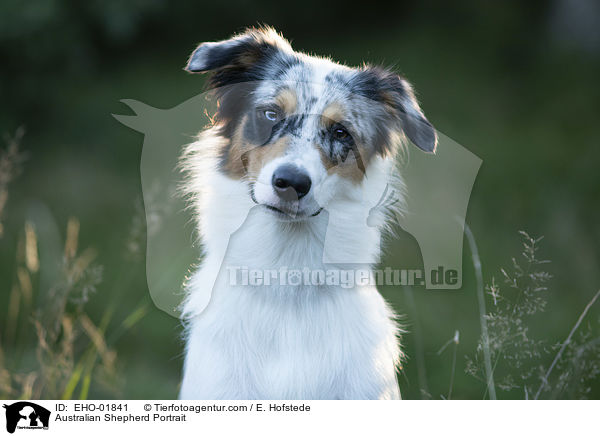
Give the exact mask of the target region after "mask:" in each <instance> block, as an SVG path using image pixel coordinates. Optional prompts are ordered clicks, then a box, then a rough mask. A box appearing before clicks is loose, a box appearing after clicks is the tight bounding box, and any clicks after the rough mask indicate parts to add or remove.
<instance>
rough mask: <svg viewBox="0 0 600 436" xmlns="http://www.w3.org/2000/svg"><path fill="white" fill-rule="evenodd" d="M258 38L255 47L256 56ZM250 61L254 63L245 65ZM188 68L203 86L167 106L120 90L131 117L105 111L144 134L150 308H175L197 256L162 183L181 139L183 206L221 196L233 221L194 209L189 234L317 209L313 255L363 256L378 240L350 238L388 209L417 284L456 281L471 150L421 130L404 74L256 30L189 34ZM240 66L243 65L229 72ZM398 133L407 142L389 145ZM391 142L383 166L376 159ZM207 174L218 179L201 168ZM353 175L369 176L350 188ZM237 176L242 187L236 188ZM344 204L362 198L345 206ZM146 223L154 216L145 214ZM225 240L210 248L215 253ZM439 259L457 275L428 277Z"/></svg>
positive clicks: (169, 188)
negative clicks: (413, 249)
mask: <svg viewBox="0 0 600 436" xmlns="http://www.w3.org/2000/svg"><path fill="white" fill-rule="evenodd" d="M257 41H258V42H260V44H258V45H257ZM261 50H267V51H268V53H267V54H268V56H265V57H264V58H263V57H261V56H262V54H263V53H262V51H261ZM259 60H260V62H263V63H261V64H260V68H259V67H258V66H257V67H256V68H255V69H253V68H254V66H256V65H255V63H256V62H258V61H259ZM310 62H316V64H315V65H312V64H310ZM187 70H188V71H190V72H194V73H208V74H209V83H210V87H211V90H210V91H209V92H208V93H205V94H200V95H198V96H196V97H194V98H191V99H189V100H187V101H186V102H184V103H182V104H180V105H178V106H176V107H173V108H171V109H167V110H160V109H155V108H152V107H150V106H147V105H144V104H143V103H140V102H136V101H131V100H125V101H123V102H124V103H126V104H127V105H128V106H129V107H130V108H131V109H132V110H133V111H134V112H135V115H115V118H116V119H117V120H119V121H120V122H122V123H123V124H125V125H126V126H128V127H131V128H133V129H135V130H137V131H140V132H142V133H144V135H145V139H144V147H143V150H142V161H141V178H142V188H143V193H144V203H145V207H146V218H147V221H148V233H147V237H148V240H147V256H146V271H147V275H148V277H147V278H148V286H149V289H150V293H151V295H152V298H153V300H154V302H155V304H156V305H157V306H158V307H159V308H161V309H163V310H165V311H167V312H168V313H171V314H173V315H175V314H176V312H175V310H174V308H175V307H178V304H179V302H180V301H179V300H177V299H176V298H174V296H180V295H181V292H180V285H181V283H182V281H183V278H184V277H185V276H186V275H189V274H187V273H188V272H189V271H188V268H189V265H193V264H196V263H197V258H198V254H197V253H194V250H190V243H189V242H190V240H191V237H190V234H189V233H187V234H186V233H185V232H183V231H182V229H188V230H189V229H190V226H186V224H187V222H186V221H189V217H188V218H187V219H185V218H182V217H183V215H182V214H181V210H184V209H185V208H186V205H185V204H184V203H182V202H181V197H177V195H175V192H176V191H177V187H178V186H182V180H180V179H181V178H182V175H181V172H180V171H178V170H179V169H180V168H181V163H180V162H181V161H180V157H181V152H182V150H184V149H185V150H186V151H185V156H184V166H185V170H186V171H187V174H188V180H186V181H185V189H186V191H187V193H188V194H189V197H190V198H191V203H192V205H191V206H192V207H191V208H190V207H188V210H192V211H193V212H197V213H198V215H200V213H201V212H202V211H203V210H206V208H207V207H208V208H210V207H211V205H210V200H211V196H212V198H213V199H214V198H215V197H216V198H217V200H218V201H220V202H221V203H227V205H230V206H228V207H227V208H226V207H224V206H222V204H221V205H218V207H223V209H224V210H225V209H226V210H227V211H231V210H235V211H239V214H238V215H239V217H237V218H236V219H237V221H236V222H235V223H234V224H235V225H233V224H231V223H229V222H228V221H227V220H226V219H224V218H223V217H221V218H218V217H219V215H218V214H215V215H213V217H215V216H216V217H217V218H216V222H215V219H213V221H211V222H206V221H205V222H202V220H200V222H199V233H201V234H202V233H203V231H204V230H203V226H212V227H211V229H213V230H214V229H215V228H217V227H218V230H219V232H220V233H221V234H223V233H228V235H233V233H235V232H236V230H238V229H239V228H240V226H242V225H244V223H248V222H249V221H247V220H246V217H247V216H248V214H249V211H250V210H251V209H252V210H253V211H256V212H257V213H259V214H262V213H263V212H265V213H272V214H273V216H272V219H291V220H292V221H294V220H303V219H307V218H313V219H314V221H315V222H320V220H322V218H323V216H324V215H325V216H327V219H328V222H327V221H326V222H325V225H326V226H328V227H327V236H326V237H325V241H324V243H325V249H324V251H323V263H325V264H327V263H334V264H335V263H338V264H342V263H359V264H362V263H373V262H374V261H375V262H376V257H377V254H376V252H378V251H379V250H378V249H372V250H371V252H366V251H365V250H363V249H362V248H363V246H362V245H361V244H359V241H358V239H359V238H358V237H359V236H361V235H362V234H364V235H369V234H375V233H377V232H378V228H381V227H384V226H386V225H387V223H388V222H389V220H390V218H392V220H391V221H392V222H393V223H395V224H397V225H398V226H400V227H401V228H402V229H403V230H404V231H406V232H408V233H409V234H411V235H412V236H413V237H414V238H415V240H416V241H417V243H418V245H419V248H420V251H421V255H422V258H423V266H424V273H425V274H424V277H425V286H426V287H427V288H428V289H457V288H460V287H461V286H462V281H461V277H462V273H461V272H462V247H463V226H464V219H465V215H466V211H467V206H468V201H469V197H470V193H471V188H472V186H473V183H474V181H475V177H476V175H477V172H478V170H479V167H480V165H481V160H480V159H479V158H478V157H477V156H475V155H474V154H472V153H470V152H469V151H468V150H466V149H465V148H463V147H462V146H460V145H459V144H457V143H456V142H454V141H452V140H451V139H450V138H448V137H446V136H444V135H442V134H440V133H439V132H436V131H435V130H434V129H433V127H432V126H431V124H430V123H429V122H428V121H427V120H426V119H425V117H424V115H423V113H422V112H421V110H420V108H419V106H418V104H417V101H416V99H415V97H414V94H413V92H412V88H411V87H410V85H409V84H408V82H406V81H405V80H404V79H401V78H399V76H397V75H393V74H392V73H390V72H387V71H382V70H379V69H372V68H356V69H355V68H348V67H345V66H340V65H337V64H334V63H330V62H329V63H328V61H325V60H323V59H319V60H316V61H314V60H309V57H307V56H304V55H298V54H297V53H296V52H294V51H293V50H292V49H291V46H289V44H288V43H287V42H286V41H285V40H283V39H282V38H281V37H279V36H278V35H276V34H274V33H269V32H267V33H265V34H264V35H263V34H261V33H260V32H259V33H257V34H254V33H250V34H249V35H241V36H239V37H236V38H234V39H232V40H228V41H222V42H218V43H206V44H202V45H201V46H200V47H199V48H198V49H197V50H196V51H195V52H194V53H193V54H192V57H191V59H190V62H189V63H188V66H187ZM247 70H248V71H251V72H256V74H254V73H252V74H250V73H248V74H246V75H242V77H238V76H237V75H236V74H237V73H239V72H240V71H247ZM255 70H256V71H255ZM314 71H319V72H320V73H319V75H314V74H313V72H314ZM258 73H260V74H263V73H264V74H266V75H267V76H265V77H262V76H260V75H259V74H258ZM271 73H272V74H271ZM215 115H216V117H215ZM206 126H209V129H207V130H204V131H203V132H202V133H200V135H199V136H197V134H198V131H201V130H203V128H204V127H206ZM404 138H407V139H408V140H410V142H412V143H413V144H414V145H415V146H416V147H397V146H398V145H399V143H401V142H403V139H404ZM194 139H197V140H196V141H195V142H194ZM190 143H191V145H188V144H190ZM392 143H393V146H392ZM436 144H437V148H436ZM398 149H400V150H402V151H401V153H400V156H401V157H400V158H399V159H397V161H398V162H399V161H401V165H400V169H399V170H396V168H391V167H394V165H387V164H390V162H392V161H394V159H390V156H393V155H395V154H396V152H397V151H398ZM434 151H435V153H433V152H434ZM382 161H385V164H386V165H387V166H385V165H383V164H381V162H382ZM215 169H216V170H217V171H215ZM388 170H390V171H396V172H397V173H398V174H397V176H398V177H395V176H392V177H391V178H392V179H398V180H401V182H400V183H399V186H397V185H394V186H388V179H389V178H390V177H387V176H386V175H385V174H384V172H385V171H388ZM212 173H219V177H215V178H213V179H210V177H208V178H207V177H206V175H207V174H208V175H210V174H212ZM365 181H366V182H368V184H369V186H370V187H371V188H369V189H363V188H364V186H365V185H366V183H365ZM234 185H235V189H234V190H229V191H227V189H228V187H232V186H234ZM241 185H244V189H238V188H239V187H240V186H241ZM352 202H355V203H354V206H356V202H359V203H361V206H366V207H354V208H353V205H352ZM165 205H167V206H165ZM214 205H215V203H214V202H213V203H212V206H214ZM255 206H259V207H255ZM358 209H360V211H359V212H356V210H358ZM212 210H213V211H214V207H213V209H212ZM321 212H324V213H321ZM278 214H279V215H278ZM350 217H351V219H352V220H354V222H358V221H360V223H362V227H361V228H360V231H354V233H353V238H354V239H356V241H354V242H355V243H354V244H353V247H354V249H353V250H341V249H338V247H339V244H336V242H335V241H336V238H333V239H332V241H333V242H332V243H330V241H329V237H330V236H336V235H335V234H334V233H332V231H333V232H340V231H342V230H343V227H341V226H340V225H342V226H343V224H344V223H347V222H348V220H349V218H350ZM182 220H183V221H182ZM157 221H160V223H161V225H160V226H154V223H156V222H157ZM332 223H333V226H332ZM336 223H337V224H340V225H337V224H336ZM265 228H266V227H264V226H263V227H261V228H260V229H259V228H257V229H256V231H261V232H262V231H264V230H265ZM340 229H342V230H340ZM213 230H211V232H213V233H214V231H213ZM204 242H206V241H203V243H204ZM226 246H227V244H226V243H219V244H213V247H212V249H213V250H215V249H216V250H222V251H223V252H224V247H226ZM209 248H211V247H209ZM328 248H330V249H329V250H328ZM357 256H358V257H357ZM184 257H185V258H186V259H185V260H184ZM179 260H181V262H180V263H179V264H178V261H179ZM439 266H443V268H444V269H447V270H450V269H452V270H456V271H457V272H458V274H457V280H456V281H454V282H453V283H447V282H446V283H435V282H433V281H432V280H431V277H432V274H430V273H431V272H433V271H434V270H436V269H437V268H438V267H439ZM177 268H178V269H179V271H178V272H177V271H174V269H177ZM214 269H215V270H217V268H214ZM175 273H177V274H175ZM175 276H177V277H179V280H177V279H176V278H175ZM210 280H212V279H210ZM210 280H209V281H210ZM205 287H208V285H206V286H205Z"/></svg>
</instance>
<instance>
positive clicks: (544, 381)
mask: <svg viewBox="0 0 600 436" xmlns="http://www.w3.org/2000/svg"><path fill="white" fill-rule="evenodd" d="M598 297H600V290H598V292H596V295H594V297H593V298H592V299H591V300H590V302H589V303H588V304H587V305H586V306H585V308H584V309H583V312H581V315H579V318H578V319H577V322H576V323H575V325H574V326H573V328H572V329H571V331H570V332H569V335H568V336H567V339H565V340H564V342H563V343H562V344H561V346H560V349H559V350H558V353H556V356H555V357H554V360H553V361H552V364H551V365H550V366H549V367H548V370H547V371H546V374H544V377H543V378H542V382H541V384H540V387H539V388H538V390H537V392H536V393H535V396H534V397H533V399H534V400H537V399H538V398H539V396H540V394H541V393H542V390H543V389H544V387H545V386H547V385H548V380H549V379H550V375H551V374H552V371H553V370H554V367H555V366H556V364H557V363H558V362H559V361H560V359H561V357H562V355H563V353H564V352H565V350H566V348H567V346H568V345H569V344H570V343H571V341H572V339H573V335H574V334H575V332H576V331H577V329H578V328H579V326H580V325H581V322H582V321H583V319H584V318H585V316H586V315H587V313H588V311H589V310H590V308H591V307H592V306H593V305H594V303H595V302H596V300H597V299H598Z"/></svg>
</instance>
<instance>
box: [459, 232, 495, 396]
mask: <svg viewBox="0 0 600 436" xmlns="http://www.w3.org/2000/svg"><path fill="white" fill-rule="evenodd" d="M465 235H466V236H467V240H468V241H469V248H470V249H471V258H472V260H473V267H474V268H475V276H476V279H477V301H478V303H479V323H480V325H481V338H482V345H483V360H484V365H485V373H486V380H487V390H488V393H489V398H490V400H495V399H496V386H495V384H494V371H493V369H492V358H491V353H490V338H489V335H488V328H487V319H486V313H487V312H486V309H485V295H484V287H483V274H482V271H481V259H480V258H479V252H478V250H477V244H476V243H475V237H474V236H473V232H471V229H470V227H469V226H468V225H467V223H465Z"/></svg>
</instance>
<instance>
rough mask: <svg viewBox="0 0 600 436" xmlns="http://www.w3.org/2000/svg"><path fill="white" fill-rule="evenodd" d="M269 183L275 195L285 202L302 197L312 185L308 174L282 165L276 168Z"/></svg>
mask: <svg viewBox="0 0 600 436" xmlns="http://www.w3.org/2000/svg"><path fill="white" fill-rule="evenodd" d="M271 183H272V184H273V189H275V192H277V195H279V196H280V197H281V198H283V199H284V200H287V201H293V200H296V199H298V200H299V199H301V198H302V197H304V196H305V195H306V194H308V191H310V186H311V184H312V183H311V181H310V177H308V174H306V173H305V172H304V171H302V170H301V169H300V168H298V167H297V166H295V165H291V164H284V165H281V166H280V167H279V168H277V169H276V170H275V172H274V173H273V178H272V179H271Z"/></svg>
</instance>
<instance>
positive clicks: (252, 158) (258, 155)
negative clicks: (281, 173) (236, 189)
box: [244, 138, 289, 180]
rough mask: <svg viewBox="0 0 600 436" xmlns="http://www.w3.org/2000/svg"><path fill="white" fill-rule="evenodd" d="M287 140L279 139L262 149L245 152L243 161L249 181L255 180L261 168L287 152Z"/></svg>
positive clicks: (257, 148)
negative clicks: (245, 164)
mask: <svg viewBox="0 0 600 436" xmlns="http://www.w3.org/2000/svg"><path fill="white" fill-rule="evenodd" d="M288 144H289V141H288V138H280V139H278V140H277V141H276V142H274V143H272V144H269V145H265V146H262V147H256V146H255V147H254V148H252V149H250V150H248V151H247V152H246V154H245V155H244V159H245V161H246V163H247V171H248V176H249V177H250V179H253V180H256V178H257V177H258V175H259V174H260V171H261V170H262V169H263V167H264V166H265V165H266V164H268V163H269V162H271V161H272V160H274V159H276V158H278V157H281V156H283V155H284V153H285V151H286V150H287V147H288Z"/></svg>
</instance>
